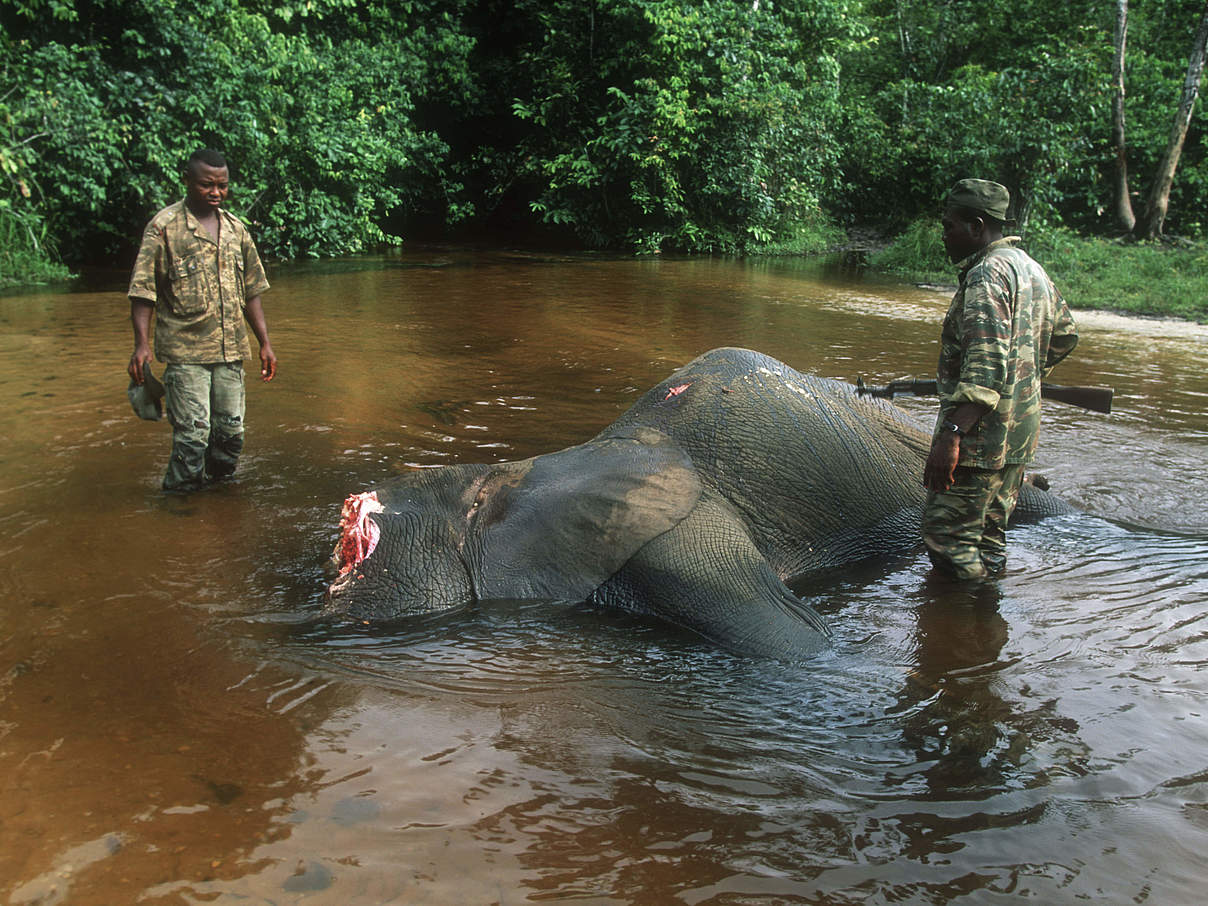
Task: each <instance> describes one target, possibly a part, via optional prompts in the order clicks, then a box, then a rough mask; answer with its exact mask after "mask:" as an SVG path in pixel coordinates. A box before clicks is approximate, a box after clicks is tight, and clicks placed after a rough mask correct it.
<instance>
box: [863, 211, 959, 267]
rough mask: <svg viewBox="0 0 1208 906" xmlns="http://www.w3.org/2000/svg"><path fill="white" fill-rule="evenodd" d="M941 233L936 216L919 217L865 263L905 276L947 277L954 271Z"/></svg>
mask: <svg viewBox="0 0 1208 906" xmlns="http://www.w3.org/2000/svg"><path fill="white" fill-rule="evenodd" d="M941 235H942V230H941V229H940V223H939V220H938V218H935V217H920V218H919V219H917V220H915V221H913V222H912V223H911V224H910V225H909V226H907V227H906V229H905V230H904V231H903V232H902V233H901V235H899V236H898V237H897V238H895V239H894V240H893V242H891V243H890V244H889V245H888V246H886V247H885V248H884V249H882V250H881V251H879V252H877V253H875V254H874V255H872V256H871V257H870V258H869V262H868V263H869V264H870V265H871V266H873V267H874V268H877V269H878V270H882V271H885V272H887V273H891V274H895V275H897V276H899V277H902V278H904V279H907V280H917V281H920V282H926V281H935V280H941V281H951V280H952V278H953V274H954V271H953V268H952V264H951V263H950V262H949V261H948V253H947V252H946V251H945V250H944V243H943V240H942V239H941V238H940V237H941Z"/></svg>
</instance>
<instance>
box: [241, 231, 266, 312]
mask: <svg viewBox="0 0 1208 906" xmlns="http://www.w3.org/2000/svg"><path fill="white" fill-rule="evenodd" d="M268 285H269V284H268V276H267V275H266V274H265V273H264V265H263V264H262V263H261V261H260V253H259V252H257V251H256V243H255V242H254V241H253V240H252V234H251V233H249V232H248V231H247V230H246V229H244V231H243V298H244V301H247V300H248V299H251V298H253V297H255V296H258V295H260V294H261V293H263V292H265V291H267V290H268Z"/></svg>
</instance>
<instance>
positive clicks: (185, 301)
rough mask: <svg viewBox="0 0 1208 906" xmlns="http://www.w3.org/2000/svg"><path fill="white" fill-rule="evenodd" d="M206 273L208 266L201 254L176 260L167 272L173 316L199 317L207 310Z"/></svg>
mask: <svg viewBox="0 0 1208 906" xmlns="http://www.w3.org/2000/svg"><path fill="white" fill-rule="evenodd" d="M208 271H209V264H208V262H207V261H206V255H205V254H204V253H202V252H197V253H194V254H192V255H188V256H186V257H183V258H178V259H176V261H175V262H174V263H173V265H172V267H171V268H170V269H169V270H168V279H169V281H171V284H172V292H171V294H170V295H171V301H170V306H171V308H172V312H173V314H177V315H199V314H201V313H202V312H204V311H205V310H206V309H207V308H209V297H210V293H209V287H208V282H209V281H208Z"/></svg>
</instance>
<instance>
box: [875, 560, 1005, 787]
mask: <svg viewBox="0 0 1208 906" xmlns="http://www.w3.org/2000/svg"><path fill="white" fill-rule="evenodd" d="M1001 600H1002V593H1001V590H1000V588H999V586H998V583H997V582H995V581H987V582H981V583H977V584H975V585H972V586H968V585H964V586H962V585H958V584H956V583H952V582H950V581H948V580H947V579H946V578H944V577H942V576H937V575H935V574H934V573H928V574H927V576H926V578H925V579H924V581H923V583H922V585H921V590H920V594H919V602H918V604H917V605H916V606H915V608H914V612H915V615H916V619H917V621H918V626H917V630H916V633H917V641H918V652H917V665H916V666H915V667H914V669H913V670H911V671H910V673H909V674H908V675H907V682H906V685H905V687H904V688H903V690H902V693H901V694H900V696H899V699H898V706H897V710H900V711H904V712H907V713H906V714H905V715H904V717H903V723H902V736H903V739H904V741H905V742H906V744H907V746H909V747H910V748H911V749H912V750H913V751H914V752H915V754H916V757H917V759H918V764H919V765H920V766H922V765H926V767H925V768H924V769H923V771H922V774H923V776H924V777H925V778H926V780H927V784H928V786H929V787H930V788H931V791H932V792H933V793H935V794H938V795H941V796H944V795H948V796H959V795H961V793H962V791H965V792H967V794H968V795H972V796H984V795H986V793H987V792H988V791H989V790H992V789H994V788H996V787H1001V786H1002V784H1003V783H1004V781H1005V778H1004V777H1003V776H1002V771H1003V768H1004V762H1006V761H1010V760H1014V761H1017V760H1018V758H1019V754H1020V753H1019V752H1017V751H1012V748H1013V744H1017V743H1018V741H1019V737H1018V736H1017V737H1016V738H1015V739H1014V740H1012V739H1011V738H1009V737H1010V733H1011V731H1010V729H1009V725H1010V720H1009V718H1010V717H1011V706H1010V705H1009V704H1007V702H1005V701H1004V700H1003V698H1002V696H1001V695H1000V694H999V691H998V688H997V681H998V675H997V673H998V668H999V664H998V657H999V654H1000V653H1001V652H1002V649H1003V646H1004V645H1006V643H1007V637H1008V632H1009V630H1008V626H1007V621H1006V620H1005V619H1003V617H1002V614H1000V613H999V611H998V605H999V603H1000V601H1001Z"/></svg>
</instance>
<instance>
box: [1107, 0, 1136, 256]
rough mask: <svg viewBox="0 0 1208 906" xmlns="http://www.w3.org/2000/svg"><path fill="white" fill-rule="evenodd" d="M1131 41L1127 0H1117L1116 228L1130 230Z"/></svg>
mask: <svg viewBox="0 0 1208 906" xmlns="http://www.w3.org/2000/svg"><path fill="white" fill-rule="evenodd" d="M1127 40H1128V0H1116V35H1115V49H1116V55H1115V57H1114V58H1113V60H1112V144H1113V145H1114V146H1115V150H1116V213H1115V221H1116V227H1117V229H1120V230H1122V231H1123V232H1125V233H1131V232H1132V230H1133V227H1134V226H1136V223H1137V218H1136V215H1134V214H1133V208H1132V200H1131V199H1130V198H1129V195H1128V156H1127V154H1126V153H1125V147H1126V146H1125V142H1124V45H1125V43H1126V42H1127Z"/></svg>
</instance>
